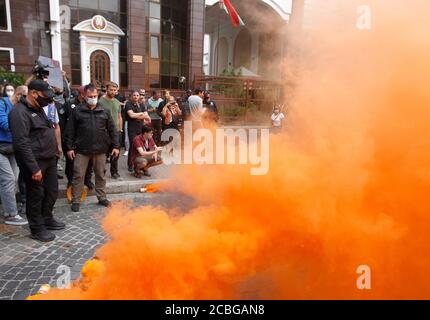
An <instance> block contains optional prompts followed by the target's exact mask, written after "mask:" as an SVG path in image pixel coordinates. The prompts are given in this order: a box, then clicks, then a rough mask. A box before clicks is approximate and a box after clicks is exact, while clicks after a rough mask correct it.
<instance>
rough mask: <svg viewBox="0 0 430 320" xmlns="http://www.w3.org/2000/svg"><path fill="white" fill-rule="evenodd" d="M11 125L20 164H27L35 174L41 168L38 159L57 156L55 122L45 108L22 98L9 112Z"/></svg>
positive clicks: (16, 154)
mask: <svg viewBox="0 0 430 320" xmlns="http://www.w3.org/2000/svg"><path fill="white" fill-rule="evenodd" d="M9 127H10V130H11V132H12V138H13V148H14V151H15V157H16V160H17V162H18V164H19V165H20V166H25V167H26V168H27V169H28V170H29V171H30V172H31V173H33V174H34V173H37V172H38V171H39V170H40V168H39V165H38V163H37V160H48V159H53V158H55V157H56V153H57V140H56V138H55V129H54V124H53V123H52V122H51V121H49V120H48V117H47V116H46V114H45V112H44V111H43V109H41V108H40V109H39V108H37V109H35V108H32V107H31V106H30V105H29V104H28V102H27V101H26V100H25V99H21V101H20V102H19V103H18V104H17V105H16V106H15V107H14V108H13V109H12V111H11V112H10V113H9Z"/></svg>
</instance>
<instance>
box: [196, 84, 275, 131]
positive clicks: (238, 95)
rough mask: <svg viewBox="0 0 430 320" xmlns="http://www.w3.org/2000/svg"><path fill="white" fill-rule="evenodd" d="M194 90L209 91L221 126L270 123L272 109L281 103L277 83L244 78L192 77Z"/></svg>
mask: <svg viewBox="0 0 430 320" xmlns="http://www.w3.org/2000/svg"><path fill="white" fill-rule="evenodd" d="M194 87H202V88H203V89H205V90H209V91H210V92H211V96H212V99H213V100H214V101H216V103H217V106H218V109H219V112H220V116H221V121H222V122H223V123H237V124H254V123H259V124H262V123H270V115H271V113H272V110H273V106H274V105H275V104H276V103H280V102H281V98H282V85H281V83H280V82H276V81H268V80H263V79H260V78H256V77H254V78H247V77H219V76H200V77H196V78H195V81H194Z"/></svg>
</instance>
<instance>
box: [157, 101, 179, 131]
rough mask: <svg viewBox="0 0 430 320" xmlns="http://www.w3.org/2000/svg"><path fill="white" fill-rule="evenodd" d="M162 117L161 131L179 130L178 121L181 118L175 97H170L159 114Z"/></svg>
mask: <svg viewBox="0 0 430 320" xmlns="http://www.w3.org/2000/svg"><path fill="white" fill-rule="evenodd" d="M161 115H162V117H163V131H164V130H167V129H175V130H179V120H180V118H181V116H182V111H181V109H180V108H179V105H178V103H177V102H176V99H175V97H170V98H169V100H168V102H167V104H166V105H165V106H164V108H163V111H162V112H161Z"/></svg>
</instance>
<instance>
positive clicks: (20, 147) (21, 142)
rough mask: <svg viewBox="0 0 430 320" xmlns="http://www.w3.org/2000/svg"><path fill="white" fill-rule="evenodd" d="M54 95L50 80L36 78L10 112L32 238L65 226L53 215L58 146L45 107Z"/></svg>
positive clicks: (47, 237)
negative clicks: (25, 191) (26, 93)
mask: <svg viewBox="0 0 430 320" xmlns="http://www.w3.org/2000/svg"><path fill="white" fill-rule="evenodd" d="M53 98H54V92H53V90H52V88H51V87H50V86H49V84H48V83H47V82H45V81H43V80H39V79H36V80H33V81H31V82H30V84H29V86H28V95H27V98H26V99H24V98H22V99H21V100H20V101H19V102H18V104H17V105H16V106H15V108H14V109H13V110H12V111H11V113H10V114H9V124H10V129H11V131H12V139H13V147H14V151H15V156H16V160H17V162H18V166H19V168H20V170H21V173H22V176H23V179H24V182H25V185H26V188H27V208H26V214H27V218H28V222H29V225H30V231H31V235H32V238H33V239H35V240H38V241H41V242H50V241H53V240H55V235H54V234H53V233H51V232H50V230H63V229H65V227H66V225H65V224H64V223H61V222H58V221H56V220H55V219H54V216H53V209H54V205H55V202H56V201H57V196H58V180H57V159H56V156H57V150H58V146H57V140H56V138H55V129H54V124H53V123H52V122H51V121H50V120H49V119H48V117H47V116H46V114H45V112H44V111H43V107H45V106H47V105H48V104H50V103H52V101H53Z"/></svg>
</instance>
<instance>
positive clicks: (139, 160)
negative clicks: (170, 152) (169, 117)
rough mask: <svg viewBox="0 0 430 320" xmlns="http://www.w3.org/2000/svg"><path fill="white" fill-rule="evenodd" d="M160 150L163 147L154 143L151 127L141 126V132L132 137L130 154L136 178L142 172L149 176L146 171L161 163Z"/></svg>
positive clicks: (139, 176) (140, 175)
mask: <svg viewBox="0 0 430 320" xmlns="http://www.w3.org/2000/svg"><path fill="white" fill-rule="evenodd" d="M162 150H163V148H159V147H157V145H156V144H155V141H154V138H153V131H152V129H151V128H149V127H147V126H143V128H142V134H140V135H138V136H137V137H135V138H134V141H133V148H132V154H131V160H132V163H133V166H134V175H135V177H136V178H141V177H142V172H143V174H144V175H145V176H146V177H150V176H151V175H150V174H149V172H148V170H149V168H151V167H155V166H158V165H160V164H162V163H163V162H162V160H161V155H160V154H161V151H162Z"/></svg>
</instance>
